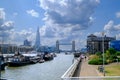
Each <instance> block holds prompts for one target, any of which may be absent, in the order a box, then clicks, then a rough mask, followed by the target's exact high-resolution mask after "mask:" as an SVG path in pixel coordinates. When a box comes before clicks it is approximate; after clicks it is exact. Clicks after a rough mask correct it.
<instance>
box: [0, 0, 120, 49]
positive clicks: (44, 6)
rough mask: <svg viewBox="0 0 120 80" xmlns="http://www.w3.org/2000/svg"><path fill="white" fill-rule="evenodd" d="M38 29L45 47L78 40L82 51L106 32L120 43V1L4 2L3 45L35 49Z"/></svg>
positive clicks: (0, 14) (0, 12) (0, 0)
mask: <svg viewBox="0 0 120 80" xmlns="http://www.w3.org/2000/svg"><path fill="white" fill-rule="evenodd" d="M38 27H39V28H40V35H41V37H40V39H41V45H49V46H53V45H55V43H56V40H60V42H72V40H75V41H76V47H77V48H81V47H84V46H85V45H86V38H87V36H88V35H89V34H95V35H97V36H101V32H103V31H104V32H105V34H106V35H107V36H116V38H117V39H120V0H0V41H1V40H2V39H4V42H7V43H14V44H19V45H21V44H23V41H24V40H25V39H28V40H30V41H32V44H33V45H34V43H35V37H36V30H37V28H38Z"/></svg>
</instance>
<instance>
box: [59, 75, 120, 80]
mask: <svg viewBox="0 0 120 80" xmlns="http://www.w3.org/2000/svg"><path fill="white" fill-rule="evenodd" d="M61 80H120V76H91V77H62V78H61Z"/></svg>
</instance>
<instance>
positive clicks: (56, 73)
mask: <svg viewBox="0 0 120 80" xmlns="http://www.w3.org/2000/svg"><path fill="white" fill-rule="evenodd" d="M72 59H73V55H65V54H57V57H55V58H54V60H52V61H47V62H45V63H37V64H33V65H27V66H22V67H6V70H5V71H2V77H3V78H7V79H10V80H61V79H60V77H61V76H62V75H63V74H64V72H65V71H66V70H67V69H68V68H69V67H70V65H71V64H72Z"/></svg>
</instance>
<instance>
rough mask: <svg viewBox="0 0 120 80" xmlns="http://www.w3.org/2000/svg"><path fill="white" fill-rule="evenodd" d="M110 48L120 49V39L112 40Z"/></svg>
mask: <svg viewBox="0 0 120 80" xmlns="http://www.w3.org/2000/svg"><path fill="white" fill-rule="evenodd" d="M110 48H114V49H115V50H117V51H120V40H114V41H111V42H110Z"/></svg>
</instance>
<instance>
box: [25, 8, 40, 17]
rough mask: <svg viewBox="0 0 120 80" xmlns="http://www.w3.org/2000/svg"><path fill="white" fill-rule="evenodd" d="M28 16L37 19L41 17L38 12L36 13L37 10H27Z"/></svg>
mask: <svg viewBox="0 0 120 80" xmlns="http://www.w3.org/2000/svg"><path fill="white" fill-rule="evenodd" d="M26 12H27V13H28V14H30V15H31V16H33V17H36V18H38V17H39V13H38V12H36V11H35V10H33V9H32V10H27V11H26Z"/></svg>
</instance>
